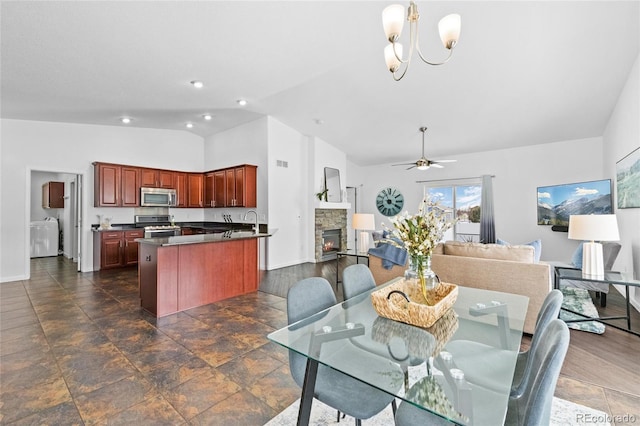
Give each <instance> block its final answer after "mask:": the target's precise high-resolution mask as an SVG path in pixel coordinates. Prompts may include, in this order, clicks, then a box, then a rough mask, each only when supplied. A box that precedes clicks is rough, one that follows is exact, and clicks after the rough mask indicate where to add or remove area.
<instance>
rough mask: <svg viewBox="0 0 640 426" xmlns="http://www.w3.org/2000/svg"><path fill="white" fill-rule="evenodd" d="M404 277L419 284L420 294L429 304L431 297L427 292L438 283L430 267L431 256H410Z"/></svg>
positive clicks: (438, 279)
mask: <svg viewBox="0 0 640 426" xmlns="http://www.w3.org/2000/svg"><path fill="white" fill-rule="evenodd" d="M404 278H405V279H406V280H410V281H414V282H415V283H416V284H419V286H420V291H421V292H422V295H423V296H424V298H425V300H426V301H427V303H428V304H431V302H432V299H433V297H431V295H430V294H429V293H430V291H431V290H434V289H436V288H437V287H438V285H440V278H438V276H437V275H436V273H435V272H433V270H432V269H431V256H410V257H409V268H408V269H407V270H406V271H405V272H404Z"/></svg>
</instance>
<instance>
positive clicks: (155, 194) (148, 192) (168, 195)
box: [140, 188, 176, 207]
mask: <svg viewBox="0 0 640 426" xmlns="http://www.w3.org/2000/svg"><path fill="white" fill-rule="evenodd" d="M140 205H141V206H142V207H175V206H176V190H175V189H166V188H140Z"/></svg>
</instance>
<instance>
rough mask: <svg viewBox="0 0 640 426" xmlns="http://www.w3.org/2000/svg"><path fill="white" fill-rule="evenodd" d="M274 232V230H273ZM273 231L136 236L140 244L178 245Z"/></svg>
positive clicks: (237, 238)
mask: <svg viewBox="0 0 640 426" xmlns="http://www.w3.org/2000/svg"><path fill="white" fill-rule="evenodd" d="M274 232H275V231H274ZM272 235H273V232H267V233H258V234H256V233H254V232H253V231H231V232H221V233H217V234H197V235H176V236H175V237H162V238H137V239H136V242H138V243H140V244H151V245H156V246H161V247H168V246H179V245H185V244H202V243H223V242H225V241H235V240H246V239H250V238H266V237H270V236H272Z"/></svg>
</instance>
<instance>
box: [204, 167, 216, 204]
mask: <svg viewBox="0 0 640 426" xmlns="http://www.w3.org/2000/svg"><path fill="white" fill-rule="evenodd" d="M214 192H215V181H214V178H213V172H209V173H205V174H204V206H205V207H215V206H214Z"/></svg>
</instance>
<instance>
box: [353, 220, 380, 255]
mask: <svg viewBox="0 0 640 426" xmlns="http://www.w3.org/2000/svg"><path fill="white" fill-rule="evenodd" d="M351 227H352V228H353V229H356V230H358V229H359V230H360V231H361V232H360V237H359V238H358V240H359V241H358V251H359V252H362V253H366V252H367V251H368V250H369V233H368V232H367V231H372V230H374V229H376V221H375V219H374V217H373V214H371V213H354V214H353V218H352V220H351Z"/></svg>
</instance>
